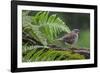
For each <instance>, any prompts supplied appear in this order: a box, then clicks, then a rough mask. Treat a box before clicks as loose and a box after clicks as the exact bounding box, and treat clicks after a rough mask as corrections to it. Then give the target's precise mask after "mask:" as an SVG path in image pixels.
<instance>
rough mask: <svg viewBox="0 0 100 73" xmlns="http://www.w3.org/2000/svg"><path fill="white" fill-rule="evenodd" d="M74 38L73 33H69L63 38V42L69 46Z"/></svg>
mask: <svg viewBox="0 0 100 73" xmlns="http://www.w3.org/2000/svg"><path fill="white" fill-rule="evenodd" d="M75 37H77V36H76V34H75V33H69V34H67V35H66V36H65V37H64V38H63V41H64V42H66V43H69V44H73V43H74V41H75Z"/></svg>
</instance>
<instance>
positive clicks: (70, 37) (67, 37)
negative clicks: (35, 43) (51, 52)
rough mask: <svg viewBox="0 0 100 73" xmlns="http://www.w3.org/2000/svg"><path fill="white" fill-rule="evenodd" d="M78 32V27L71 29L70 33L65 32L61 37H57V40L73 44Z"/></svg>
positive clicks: (75, 41)
mask: <svg viewBox="0 0 100 73" xmlns="http://www.w3.org/2000/svg"><path fill="white" fill-rule="evenodd" d="M79 32H80V30H79V29H73V30H72V31H71V32H70V33H67V34H65V35H64V36H63V37H61V38H59V39H58V40H60V41H63V42H64V43H67V44H69V45H72V46H73V45H75V44H76V43H77V41H78V37H79Z"/></svg>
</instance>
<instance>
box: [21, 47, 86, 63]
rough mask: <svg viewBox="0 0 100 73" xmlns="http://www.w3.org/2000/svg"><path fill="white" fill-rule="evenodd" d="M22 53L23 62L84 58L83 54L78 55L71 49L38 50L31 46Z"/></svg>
mask: <svg viewBox="0 0 100 73" xmlns="http://www.w3.org/2000/svg"><path fill="white" fill-rule="evenodd" d="M27 48H28V47H27ZM36 50H37V51H36ZM27 51H28V52H27ZM23 54H24V55H22V56H23V62H33V61H61V60H81V59H85V57H84V56H83V55H80V54H78V53H73V52H72V51H58V50H53V49H49V50H47V49H40V50H38V48H33V47H31V50H26V51H25V52H23Z"/></svg>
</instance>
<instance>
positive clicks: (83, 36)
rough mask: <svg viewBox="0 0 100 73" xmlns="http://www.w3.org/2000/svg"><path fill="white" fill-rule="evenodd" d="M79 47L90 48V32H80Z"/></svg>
mask: <svg viewBox="0 0 100 73" xmlns="http://www.w3.org/2000/svg"><path fill="white" fill-rule="evenodd" d="M77 46H79V47H83V48H90V31H89V30H85V31H81V32H80V35H79V40H78V43H77Z"/></svg>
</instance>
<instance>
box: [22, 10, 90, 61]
mask: <svg viewBox="0 0 100 73" xmlns="http://www.w3.org/2000/svg"><path fill="white" fill-rule="evenodd" d="M29 12H30V11H22V32H25V33H26V36H29V37H31V38H32V40H33V39H35V40H36V41H38V42H41V44H42V45H39V44H35V45H34V44H31V45H29V44H28V42H24V41H23V43H24V44H23V45H22V58H23V59H22V61H23V62H33V61H55V60H81V59H85V57H84V56H83V55H80V54H78V53H73V52H72V51H57V50H53V49H52V48H49V49H46V48H47V47H48V45H57V47H61V46H62V47H61V48H68V46H67V45H66V44H65V43H64V42H59V41H57V40H56V39H58V38H59V35H60V34H62V35H63V33H69V32H71V31H70V29H69V27H68V26H67V25H66V24H65V23H64V22H63V21H62V19H61V18H60V17H58V16H57V15H56V14H50V13H49V12H36V14H34V15H32V16H29V15H28V13H29ZM23 36H24V35H23ZM89 37H90V36H89V32H87V31H86V32H82V33H81V34H80V38H79V42H78V44H77V46H78V47H84V46H85V47H89V42H90V41H89ZM35 40H34V41H35ZM87 43H88V44H87ZM41 46H42V47H41ZM40 47H41V48H40Z"/></svg>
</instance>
